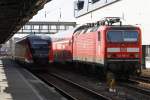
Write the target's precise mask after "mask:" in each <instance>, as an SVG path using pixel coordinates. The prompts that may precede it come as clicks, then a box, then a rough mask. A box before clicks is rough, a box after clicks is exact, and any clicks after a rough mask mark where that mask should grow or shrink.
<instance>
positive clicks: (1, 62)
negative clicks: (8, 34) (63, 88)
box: [0, 59, 67, 100]
mask: <svg viewBox="0 0 150 100" xmlns="http://www.w3.org/2000/svg"><path fill="white" fill-rule="evenodd" d="M0 100H67V99H66V98H64V97H63V96H62V95H60V94H59V93H58V92H57V91H55V89H54V88H53V87H49V86H48V85H46V84H45V83H43V82H42V81H41V80H39V79H38V78H37V77H35V76H34V75H32V74H31V73H30V72H28V71H26V70H25V69H24V68H21V67H19V65H17V64H16V63H15V62H13V61H11V60H9V59H0Z"/></svg>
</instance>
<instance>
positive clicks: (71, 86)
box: [38, 74, 112, 100]
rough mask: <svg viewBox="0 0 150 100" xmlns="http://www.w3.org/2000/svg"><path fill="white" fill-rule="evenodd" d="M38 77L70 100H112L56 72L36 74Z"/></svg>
mask: <svg viewBox="0 0 150 100" xmlns="http://www.w3.org/2000/svg"><path fill="white" fill-rule="evenodd" d="M38 77H40V78H41V79H42V80H43V81H44V82H46V83H47V84H49V85H51V86H53V87H55V88H56V89H57V90H58V91H60V92H61V93H63V94H64V95H65V96H67V98H69V99H71V100H112V99H111V98H109V97H106V96H104V95H102V94H100V93H97V92H94V91H92V90H90V89H88V88H85V87H83V86H81V85H79V84H77V83H74V82H72V81H70V80H67V79H65V78H64V77H61V76H59V75H57V74H38Z"/></svg>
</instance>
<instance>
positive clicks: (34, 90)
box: [16, 68, 45, 100]
mask: <svg viewBox="0 0 150 100" xmlns="http://www.w3.org/2000/svg"><path fill="white" fill-rule="evenodd" d="M16 69H17V68H16ZM17 73H18V74H19V76H20V77H21V78H22V79H23V81H24V82H25V83H26V84H27V85H28V86H29V87H30V88H31V89H32V91H33V92H34V93H35V95H36V96H37V97H38V98H39V99H40V100H45V99H44V98H43V97H42V96H40V94H39V93H38V92H37V91H36V89H35V88H34V87H33V86H32V85H31V84H30V83H29V82H28V81H27V80H26V79H25V77H24V76H23V75H22V74H21V73H20V72H19V71H18V69H17Z"/></svg>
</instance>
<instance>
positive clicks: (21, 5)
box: [0, 0, 51, 44]
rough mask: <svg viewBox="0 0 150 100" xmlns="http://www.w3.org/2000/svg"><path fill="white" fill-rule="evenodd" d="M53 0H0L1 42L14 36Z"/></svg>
mask: <svg viewBox="0 0 150 100" xmlns="http://www.w3.org/2000/svg"><path fill="white" fill-rule="evenodd" d="M49 1H51V0H0V44H1V43H4V42H5V41H7V40H8V39H9V38H10V37H12V36H13V35H14V34H15V33H16V32H17V31H18V30H19V29H20V28H21V27H22V26H23V25H24V24H25V23H26V22H28V21H29V20H30V19H31V18H32V17H33V16H34V15H35V14H37V12H38V11H39V10H40V9H42V8H43V7H44V5H45V4H46V3H47V2H49Z"/></svg>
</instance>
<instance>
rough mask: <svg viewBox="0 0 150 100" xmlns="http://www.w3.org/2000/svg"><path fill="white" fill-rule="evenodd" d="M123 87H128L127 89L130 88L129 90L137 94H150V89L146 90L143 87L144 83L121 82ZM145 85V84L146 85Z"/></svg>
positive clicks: (130, 80) (134, 81)
mask: <svg viewBox="0 0 150 100" xmlns="http://www.w3.org/2000/svg"><path fill="white" fill-rule="evenodd" d="M119 84H120V85H121V86H123V87H126V88H129V89H132V90H134V91H136V92H139V93H141V94H144V95H148V96H149V94H150V88H146V87H144V86H143V85H141V84H144V83H142V82H139V81H137V80H133V79H129V81H128V82H121V83H119ZM146 84H147V83H146ZM144 85H145V84H144Z"/></svg>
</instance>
